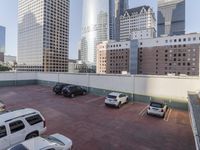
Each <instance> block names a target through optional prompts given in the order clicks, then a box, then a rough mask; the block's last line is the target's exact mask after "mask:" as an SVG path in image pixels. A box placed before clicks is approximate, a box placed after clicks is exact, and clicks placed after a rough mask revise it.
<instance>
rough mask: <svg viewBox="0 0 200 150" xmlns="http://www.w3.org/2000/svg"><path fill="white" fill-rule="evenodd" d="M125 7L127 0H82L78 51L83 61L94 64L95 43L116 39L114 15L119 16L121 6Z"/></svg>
mask: <svg viewBox="0 0 200 150" xmlns="http://www.w3.org/2000/svg"><path fill="white" fill-rule="evenodd" d="M119 1H120V4H119ZM124 5H125V6H124ZM127 7H128V0H83V13H82V15H83V16H82V36H81V52H80V56H81V60H82V61H83V62H85V63H87V64H92V65H96V45H97V44H99V43H100V42H102V41H106V40H113V39H116V36H117V34H115V33H116V32H117V29H118V28H117V27H116V26H115V24H116V17H119V15H120V12H121V11H122V9H121V8H123V10H124V9H125V8H127Z"/></svg>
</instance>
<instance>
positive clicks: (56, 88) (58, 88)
mask: <svg viewBox="0 0 200 150" xmlns="http://www.w3.org/2000/svg"><path fill="white" fill-rule="evenodd" d="M66 86H69V84H61V83H59V84H56V85H55V86H54V87H53V92H55V94H62V90H63V88H64V87H66Z"/></svg>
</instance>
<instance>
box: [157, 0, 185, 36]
mask: <svg viewBox="0 0 200 150" xmlns="http://www.w3.org/2000/svg"><path fill="white" fill-rule="evenodd" d="M157 20H158V25H157V27H158V36H161V35H170V36H172V35H182V34H185V0H158V19H157Z"/></svg>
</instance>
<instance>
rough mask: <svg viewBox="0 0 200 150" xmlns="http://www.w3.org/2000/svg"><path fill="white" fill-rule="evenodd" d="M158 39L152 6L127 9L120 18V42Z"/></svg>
mask: <svg viewBox="0 0 200 150" xmlns="http://www.w3.org/2000/svg"><path fill="white" fill-rule="evenodd" d="M155 37H156V19H155V13H154V11H153V9H152V8H151V7H150V6H140V7H136V8H132V9H127V10H126V11H125V13H124V15H122V16H121V17H120V40H133V39H145V38H155Z"/></svg>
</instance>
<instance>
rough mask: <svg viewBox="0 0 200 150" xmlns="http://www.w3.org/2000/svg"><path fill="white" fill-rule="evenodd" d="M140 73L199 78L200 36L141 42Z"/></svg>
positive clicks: (171, 37) (182, 36) (193, 35)
mask: <svg viewBox="0 0 200 150" xmlns="http://www.w3.org/2000/svg"><path fill="white" fill-rule="evenodd" d="M138 49H139V52H138V53H139V56H138V61H139V62H138V64H139V66H138V69H139V70H138V73H139V74H146V75H167V74H174V75H181V74H184V75H189V76H199V67H200V65H199V64H200V62H199V58H200V55H199V54H200V53H199V51H200V34H186V35H179V36H168V37H160V38H155V39H143V40H139V48H138Z"/></svg>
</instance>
